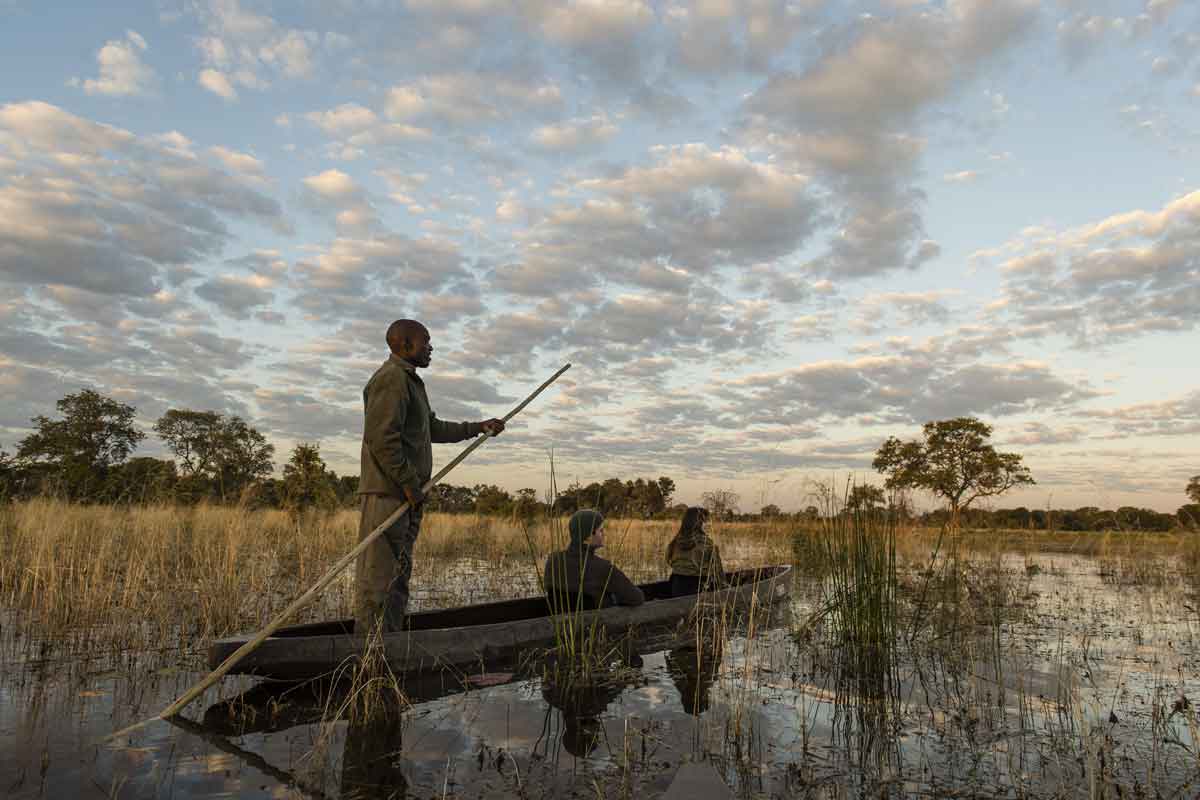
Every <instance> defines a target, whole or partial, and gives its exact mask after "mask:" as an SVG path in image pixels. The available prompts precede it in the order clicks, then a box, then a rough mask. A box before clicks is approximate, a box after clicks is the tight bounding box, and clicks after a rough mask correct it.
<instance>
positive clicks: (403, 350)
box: [387, 319, 433, 367]
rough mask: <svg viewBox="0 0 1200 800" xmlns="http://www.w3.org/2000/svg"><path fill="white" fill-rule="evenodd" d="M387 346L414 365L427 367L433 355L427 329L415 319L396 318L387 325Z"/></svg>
mask: <svg viewBox="0 0 1200 800" xmlns="http://www.w3.org/2000/svg"><path fill="white" fill-rule="evenodd" d="M387 346H388V349H389V350H391V351H392V353H394V354H395V355H396V356H398V357H400V358H403V359H404V360H405V361H407V362H408V363H410V364H412V365H413V366H414V367H428V366H429V358H430V356H432V355H433V345H431V344H430V343H429V329H428V328H426V327H425V326H424V325H422V324H421V323H419V322H417V321H416V320H415V319H398V320H396V321H395V322H393V323H392V324H391V325H389V326H388V329H387Z"/></svg>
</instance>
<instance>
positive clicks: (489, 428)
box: [479, 419, 504, 436]
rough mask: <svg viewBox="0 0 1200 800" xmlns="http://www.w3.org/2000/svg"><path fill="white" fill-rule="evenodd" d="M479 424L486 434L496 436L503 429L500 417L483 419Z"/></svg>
mask: <svg viewBox="0 0 1200 800" xmlns="http://www.w3.org/2000/svg"><path fill="white" fill-rule="evenodd" d="M479 424H480V426H482V427H483V432H484V433H486V434H487V435H488V436H496V435H498V434H500V433H501V432H503V431H504V420H502V419H485V420H484V421H483V422H481V423H479Z"/></svg>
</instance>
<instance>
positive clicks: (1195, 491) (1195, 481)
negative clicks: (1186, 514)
mask: <svg viewBox="0 0 1200 800" xmlns="http://www.w3.org/2000/svg"><path fill="white" fill-rule="evenodd" d="M1187 496H1188V497H1190V498H1191V499H1192V502H1193V503H1200V475H1193V476H1192V478H1191V480H1189V481H1188V485H1187Z"/></svg>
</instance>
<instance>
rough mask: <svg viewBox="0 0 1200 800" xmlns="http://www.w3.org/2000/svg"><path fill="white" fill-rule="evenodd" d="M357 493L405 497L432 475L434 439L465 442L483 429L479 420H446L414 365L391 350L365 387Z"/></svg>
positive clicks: (418, 488) (437, 440)
mask: <svg viewBox="0 0 1200 800" xmlns="http://www.w3.org/2000/svg"><path fill="white" fill-rule="evenodd" d="M363 407H364V409H365V412H366V420H365V422H364V423H363V443H362V464H361V468H360V469H361V472H360V477H359V481H358V493H359V494H385V495H390V496H392V497H404V487H405V486H408V487H410V488H412V489H415V490H420V488H421V487H422V486H423V485H424V484H425V482H426V481H428V480H429V478H430V476H432V475H433V447H432V446H431V444H432V443H433V442H461V441H462V440H463V439H470V438H471V437H473V436H478V435H479V434H480V433H482V432H483V426H482V424H481V423H478V422H443V421H442V420H440V419H438V418H437V415H436V414H434V413H433V411H432V410H431V409H430V408H429V396H428V395H427V394H426V393H425V382H424V381H422V380H421V378H420V377H419V376H418V375H417V370H416V367H414V366H413V365H412V364H409V363H408V362H407V361H405V360H404V359H402V358H398V357H396V356H394V355H393V356H391V357H389V358H388V360H387V361H385V362H383V365H382V366H381V367H380V368H379V369H377V370H375V374H374V375H372V376H371V380H369V381H367V385H366V387H365V388H363Z"/></svg>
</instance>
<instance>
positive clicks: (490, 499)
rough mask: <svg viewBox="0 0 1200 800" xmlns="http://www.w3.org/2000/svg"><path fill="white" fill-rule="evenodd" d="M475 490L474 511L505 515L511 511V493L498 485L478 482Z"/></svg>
mask: <svg viewBox="0 0 1200 800" xmlns="http://www.w3.org/2000/svg"><path fill="white" fill-rule="evenodd" d="M474 492H475V513H477V514H495V515H506V514H511V513H512V508H513V499H512V495H510V494H509V493H508V492H506V491H504V490H503V489H501V488H500V487H499V486H492V485H490V484H479V485H478V486H476V487H475V489H474Z"/></svg>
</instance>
